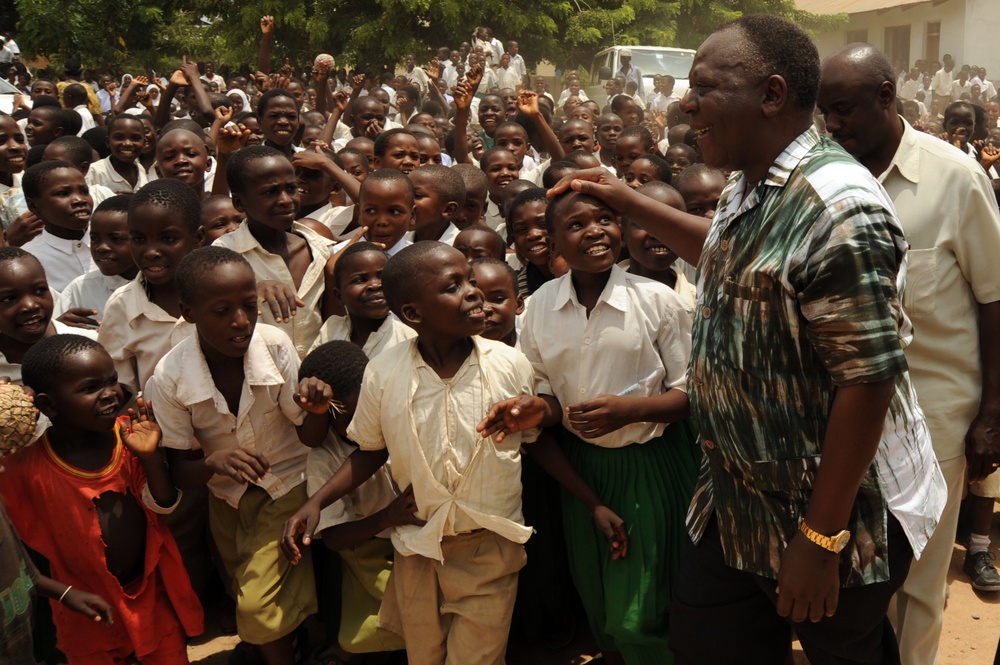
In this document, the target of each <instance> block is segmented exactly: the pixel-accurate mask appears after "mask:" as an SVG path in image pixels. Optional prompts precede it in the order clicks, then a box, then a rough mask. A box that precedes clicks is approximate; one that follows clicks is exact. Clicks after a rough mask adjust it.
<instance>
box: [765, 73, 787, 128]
mask: <svg viewBox="0 0 1000 665" xmlns="http://www.w3.org/2000/svg"><path fill="white" fill-rule="evenodd" d="M763 85H764V93H763V96H762V99H761V113H763V115H764V117H765V118H773V117H774V116H776V115H778V114H779V113H780V112H781V110H782V109H783V108H785V106H786V105H787V104H788V84H787V83H786V82H785V79H784V78H783V77H781V76H778V75H777V74H772V75H771V76H769V77H767V80H766V81H765V82H764V83H763Z"/></svg>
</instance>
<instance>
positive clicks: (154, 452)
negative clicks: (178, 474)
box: [121, 397, 177, 508]
mask: <svg viewBox="0 0 1000 665" xmlns="http://www.w3.org/2000/svg"><path fill="white" fill-rule="evenodd" d="M128 419H129V422H128V423H124V422H123V423H121V437H122V443H124V444H125V447H126V448H128V449H129V450H130V451H131V452H132V454H133V455H135V456H136V457H137V458H138V459H139V462H140V463H141V464H142V468H143V470H145V472H146V485H147V487H149V493H150V494H151V495H152V496H153V500H155V501H156V503H157V504H158V505H160V506H163V507H165V508H168V507H170V506H173V505H174V504H176V503H177V486H176V485H174V481H173V479H172V478H171V477H170V472H169V471H168V470H167V467H166V465H165V464H164V460H163V453H162V452H161V451H160V439H161V438H162V436H163V435H162V433H161V432H160V426H159V425H157V424H156V419H155V417H154V416H153V403H152V402H150V401H147V400H144V399H143V398H141V397H140V398H139V399H138V400H136V403H135V408H134V409H129V410H128Z"/></svg>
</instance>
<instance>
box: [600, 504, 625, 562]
mask: <svg viewBox="0 0 1000 665" xmlns="http://www.w3.org/2000/svg"><path fill="white" fill-rule="evenodd" d="M593 517H594V524H596V525H597V528H598V529H600V530H601V533H603V534H604V535H605V536H607V538H608V541H609V542H610V543H611V559H612V560H615V561H617V560H618V559H624V558H625V556H626V555H627V554H628V529H626V528H625V521H624V520H623V519H622V518H620V517H618V515H616V514H615V512H614V511H613V510H611V509H610V508H608V507H607V506H604V505H601V506H597V507H596V508H594V514H593Z"/></svg>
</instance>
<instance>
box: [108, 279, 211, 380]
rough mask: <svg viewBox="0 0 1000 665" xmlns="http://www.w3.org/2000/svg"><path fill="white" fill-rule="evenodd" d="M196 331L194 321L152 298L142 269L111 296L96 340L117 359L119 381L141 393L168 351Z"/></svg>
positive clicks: (116, 366)
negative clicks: (165, 308)
mask: <svg viewBox="0 0 1000 665" xmlns="http://www.w3.org/2000/svg"><path fill="white" fill-rule="evenodd" d="M193 334H194V324H193V323H188V322H187V321H186V320H185V319H184V318H183V317H181V318H179V319H177V318H174V317H173V316H171V315H170V314H169V313H167V312H166V311H165V310H164V309H163V308H161V307H160V306H159V305H157V304H156V303H154V302H152V301H151V300H150V299H149V297H148V296H147V295H146V289H145V286H144V279H143V276H142V274H141V273H140V274H139V275H138V276H137V277H136V278H135V279H133V280H132V281H131V282H129V283H128V284H126V285H125V286H123V287H122V288H120V289H118V290H117V291H115V292H114V293H113V294H111V297H110V298H108V304H107V306H106V307H105V309H104V320H103V321H102V322H101V330H100V332H99V333H98V336H97V341H99V342H100V343H101V344H102V345H103V346H104V348H105V349H107V350H108V353H110V354H111V358H112V360H114V361H115V370H116V371H117V372H118V381H119V383H122V384H123V385H125V386H128V388H129V389H130V390H131V391H132V392H133V393H138V392H139V391H140V390H142V389H143V386H145V385H146V381H148V380H149V377H151V376H153V370H154V369H156V364H157V363H158V362H160V359H161V358H163V356H165V355H167V351H169V350H170V349H172V348H173V347H175V346H176V345H177V344H179V343H180V342H181V341H183V340H184V339H186V338H187V337H190V336H191V335H193Z"/></svg>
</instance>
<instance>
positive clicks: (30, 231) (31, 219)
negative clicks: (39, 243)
mask: <svg viewBox="0 0 1000 665" xmlns="http://www.w3.org/2000/svg"><path fill="white" fill-rule="evenodd" d="M44 228H45V224H44V222H42V220H41V219H39V218H38V216H37V215H36V214H35V213H33V212H31V211H30V210H29V211H27V212H24V213H21V215H20V216H18V218H17V219H15V220H14V221H13V222H12V223H11V225H10V226H8V227H7V230H6V231H5V232H4V238H5V239H6V241H7V244H8V245H10V246H11V247H20V246H21V245H23V244H25V243H26V242H28V241H29V240H31V239H32V238H34V237H35V236H37V235H38V234H39V233H41V232H42V229H44Z"/></svg>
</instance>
